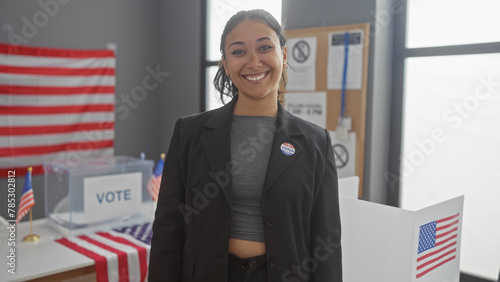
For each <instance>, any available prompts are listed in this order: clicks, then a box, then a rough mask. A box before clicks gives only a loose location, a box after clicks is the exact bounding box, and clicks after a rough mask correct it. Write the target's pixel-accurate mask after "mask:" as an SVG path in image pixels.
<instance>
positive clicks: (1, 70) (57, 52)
mask: <svg viewBox="0 0 500 282" xmlns="http://www.w3.org/2000/svg"><path fill="white" fill-rule="evenodd" d="M114 119H115V55H114V53H113V51H112V50H69V49H54V48H41V47H27V46H15V45H9V44H0V177H6V176H7V171H8V170H9V169H15V170H16V171H17V172H18V173H23V172H24V171H26V169H27V168H28V167H30V166H31V167H33V174H35V175H36V174H42V173H43V166H42V164H43V162H50V161H57V160H73V161H75V160H77V159H79V158H80V159H81V158H82V157H99V156H112V155H113V154H114Z"/></svg>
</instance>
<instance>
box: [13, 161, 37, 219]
mask: <svg viewBox="0 0 500 282" xmlns="http://www.w3.org/2000/svg"><path fill="white" fill-rule="evenodd" d="M34 205H35V197H34V195H33V187H32V186H31V167H30V168H28V171H27V172H26V176H25V178H24V187H23V193H22V195H21V200H20V201H19V209H18V211H17V219H16V224H17V223H19V221H21V219H22V218H23V217H24V216H25V215H26V214H27V213H28V211H29V210H30V208H31V207H33V206H34Z"/></svg>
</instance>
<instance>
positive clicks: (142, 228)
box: [113, 222, 153, 245]
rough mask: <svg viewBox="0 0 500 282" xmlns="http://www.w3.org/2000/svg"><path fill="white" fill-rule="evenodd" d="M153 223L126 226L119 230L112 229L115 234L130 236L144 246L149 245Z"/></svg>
mask: <svg viewBox="0 0 500 282" xmlns="http://www.w3.org/2000/svg"><path fill="white" fill-rule="evenodd" d="M152 225H153V223H151V222H147V223H143V224H136V225H132V226H126V227H121V228H116V229H113V230H114V231H116V232H120V233H123V234H127V235H130V236H132V237H134V238H135V239H137V240H140V241H141V242H144V243H145V244H148V245H151V237H152V236H153V229H152Z"/></svg>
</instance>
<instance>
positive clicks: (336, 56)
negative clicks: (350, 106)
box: [327, 30, 364, 89]
mask: <svg viewBox="0 0 500 282" xmlns="http://www.w3.org/2000/svg"><path fill="white" fill-rule="evenodd" d="M363 36H364V33H363V31H362V30H355V31H349V40H348V50H349V51H348V53H347V77H346V89H361V82H362V79H363V76H362V73H363V72H362V69H363ZM344 39H345V32H334V33H330V35H329V39H328V67H327V80H328V82H327V83H328V89H342V78H343V73H344V55H345V48H344V45H345V42H344V41H345V40H344Z"/></svg>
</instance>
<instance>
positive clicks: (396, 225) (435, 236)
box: [339, 178, 464, 282]
mask: <svg viewBox="0 0 500 282" xmlns="http://www.w3.org/2000/svg"><path fill="white" fill-rule="evenodd" d="M355 181H356V179H355V178H352V179H348V180H346V179H340V180H339V195H340V197H339V201H340V216H341V221H342V263H343V272H344V281H346V282H357V281H371V282H387V281H398V282H431V281H432V282H435V281H449V282H455V281H459V277H460V270H459V264H460V242H461V234H462V214H463V203H464V197H463V196H460V197H457V198H453V199H450V200H448V201H445V202H441V203H437V204H435V205H433V206H430V207H426V208H423V209H420V210H417V211H410V210H404V209H400V208H395V207H390V206H386V205H381V204H377V203H372V202H367V201H363V200H358V199H357V198H356V197H351V196H349V195H352V194H353V193H352V192H349V191H350V190H352V189H354V191H356V190H357V187H355V185H356V183H355ZM353 187H354V188H353Z"/></svg>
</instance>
